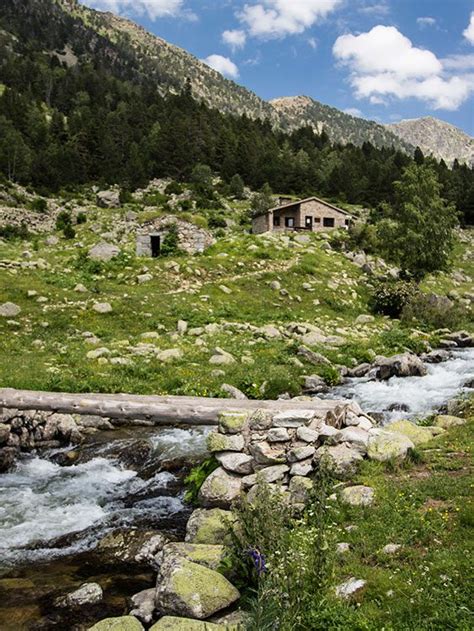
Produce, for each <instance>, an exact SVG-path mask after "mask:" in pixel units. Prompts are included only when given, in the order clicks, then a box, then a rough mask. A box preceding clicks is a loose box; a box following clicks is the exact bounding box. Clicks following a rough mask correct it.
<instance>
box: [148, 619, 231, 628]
mask: <svg viewBox="0 0 474 631" xmlns="http://www.w3.org/2000/svg"><path fill="white" fill-rule="evenodd" d="M226 629H228V627H227V625H222V624H213V623H212V622H207V621H206V622H202V621H201V620H192V619H191V618H178V617H176V616H165V617H164V618H161V620H159V621H158V622H157V623H156V624H154V625H153V626H152V627H151V629H150V631H225V630H226Z"/></svg>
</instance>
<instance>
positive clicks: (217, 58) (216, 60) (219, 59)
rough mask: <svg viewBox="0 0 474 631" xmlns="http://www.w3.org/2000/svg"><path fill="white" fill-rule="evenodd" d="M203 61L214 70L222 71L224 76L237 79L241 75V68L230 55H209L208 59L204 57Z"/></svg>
mask: <svg viewBox="0 0 474 631" xmlns="http://www.w3.org/2000/svg"><path fill="white" fill-rule="evenodd" d="M202 61H203V62H204V63H205V64H206V65H208V66H210V67H211V68H213V69H214V70H217V72H220V73H221V75H224V77H230V78H231V79H237V78H238V76H239V69H238V68H237V66H236V65H235V64H234V62H233V61H232V60H231V59H229V58H228V57H223V56H222V55H209V57H206V59H203V60H202Z"/></svg>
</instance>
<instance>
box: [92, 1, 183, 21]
mask: <svg viewBox="0 0 474 631" xmlns="http://www.w3.org/2000/svg"><path fill="white" fill-rule="evenodd" d="M81 2H82V4H86V5H87V6H89V7H92V8H93V9H98V10H99V11H111V12H112V13H117V14H126V15H132V14H134V15H147V16H148V17H149V18H150V19H151V20H156V19H157V18H165V17H180V16H185V17H188V18H189V17H193V16H194V14H192V13H190V12H189V11H186V10H185V7H184V0H81Z"/></svg>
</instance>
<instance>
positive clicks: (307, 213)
mask: <svg viewBox="0 0 474 631" xmlns="http://www.w3.org/2000/svg"><path fill="white" fill-rule="evenodd" d="M281 202H284V203H283V204H282V203H281ZM351 219H352V215H350V214H349V213H348V212H346V211H345V210H342V209H341V208H338V207H337V206H334V205H333V204H330V203H329V202H325V201H324V200H322V199H319V198H318V197H308V198H307V199H300V200H294V201H287V199H285V198H280V205H279V206H276V207H275V208H270V209H269V210H267V211H266V212H264V213H261V214H259V215H257V216H256V217H254V218H253V220H252V232H253V234H261V233H263V232H278V231H288V230H290V231H309V232H321V231H327V230H334V229H337V228H345V229H347V228H348V227H349V225H350V222H351Z"/></svg>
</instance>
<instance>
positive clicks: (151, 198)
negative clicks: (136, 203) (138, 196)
mask: <svg viewBox="0 0 474 631" xmlns="http://www.w3.org/2000/svg"><path fill="white" fill-rule="evenodd" d="M142 201H143V203H144V204H145V205H146V206H164V205H165V204H167V203H168V197H167V196H166V195H163V194H162V193H159V192H158V191H153V192H152V193H147V194H146V195H144V197H143V200H142Z"/></svg>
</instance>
